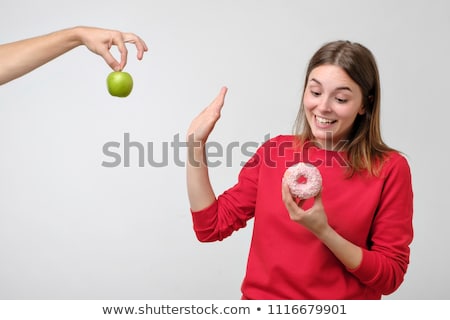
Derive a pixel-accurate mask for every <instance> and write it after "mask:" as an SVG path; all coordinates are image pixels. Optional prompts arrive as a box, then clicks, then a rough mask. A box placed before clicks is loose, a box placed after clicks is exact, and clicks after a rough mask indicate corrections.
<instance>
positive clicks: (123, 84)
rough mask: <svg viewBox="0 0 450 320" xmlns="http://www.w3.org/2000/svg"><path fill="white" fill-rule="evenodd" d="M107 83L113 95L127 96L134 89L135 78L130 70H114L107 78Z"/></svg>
mask: <svg viewBox="0 0 450 320" xmlns="http://www.w3.org/2000/svg"><path fill="white" fill-rule="evenodd" d="M106 84H107V86H108V92H109V93H110V94H111V95H112V96H114V97H120V98H125V97H127V96H128V95H129V94H130V93H131V90H132V89H133V78H132V77H131V75H130V74H129V73H128V72H123V71H113V72H111V73H110V74H109V75H108V78H106Z"/></svg>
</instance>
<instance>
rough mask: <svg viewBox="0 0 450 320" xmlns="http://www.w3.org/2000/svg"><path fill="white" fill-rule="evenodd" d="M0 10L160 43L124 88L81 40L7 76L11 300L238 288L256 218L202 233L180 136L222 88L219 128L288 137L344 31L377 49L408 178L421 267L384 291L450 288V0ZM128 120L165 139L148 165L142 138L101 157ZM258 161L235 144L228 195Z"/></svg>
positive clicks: (414, 295) (5, 208)
mask: <svg viewBox="0 0 450 320" xmlns="http://www.w3.org/2000/svg"><path fill="white" fill-rule="evenodd" d="M0 10H1V13H2V19H0V30H1V31H0V42H1V43H6V42H11V41H15V40H19V39H23V38H28V37H32V36H36V35H40V34H45V33H48V32H51V31H54V30H58V29H62V28H66V27H71V26H75V25H89V26H98V27H105V28H113V29H119V30H123V31H130V32H134V33H136V34H138V35H140V36H141V37H142V38H143V39H144V40H145V41H146V42H147V44H148V45H149V48H150V51H149V52H148V53H147V54H146V55H145V57H144V60H143V61H137V60H136V58H135V54H136V50H135V48H134V47H132V46H128V48H129V59H128V65H127V67H126V68H125V71H128V72H130V73H131V74H132V76H133V78H134V81H135V86H134V90H133V92H132V93H131V95H130V96H129V97H128V98H125V99H119V98H114V97H111V96H110V95H109V94H108V92H107V90H106V84H105V81H106V77H107V75H108V73H109V72H110V69H109V67H108V66H107V65H106V64H105V63H104V62H103V60H102V59H101V58H100V57H99V56H96V55H94V54H92V53H91V52H89V51H88V50H87V49H86V48H84V47H80V48H77V49H75V50H73V51H71V52H69V53H67V54H66V55H64V56H62V57H59V58H58V59H56V60H54V61H52V62H50V63H49V64H47V65H45V66H43V67H41V68H39V69H38V70H36V71H34V72H32V73H30V74H28V75H26V76H24V77H22V78H20V79H17V80H15V81H13V82H11V83H8V84H6V85H4V86H1V87H0V299H118V300H121V299H169V300H171V299H188V300H191V299H239V298H240V284H241V280H242V277H243V275H244V271H245V265H246V259H247V252H248V246H249V240H250V236H251V229H252V224H251V223H250V224H249V225H248V227H247V228H246V229H242V230H240V231H239V232H237V233H235V234H233V236H232V237H230V238H228V239H226V240H225V241H222V242H217V243H210V244H204V243H199V242H198V241H197V240H196V238H195V235H194V233H193V230H192V220H191V216H190V212H189V204H188V201H187V195H186V187H185V168H184V167H183V166H180V165H177V163H176V162H175V161H174V159H175V157H174V156H175V155H174V150H173V149H171V148H170V143H171V142H172V141H173V140H174V137H175V136H177V135H179V137H180V139H184V136H185V132H186V130H187V127H188V126H189V123H190V121H191V119H192V118H193V117H194V116H195V115H197V114H198V113H199V112H200V111H201V110H202V109H203V108H204V107H205V106H206V105H208V104H209V102H210V101H211V100H212V99H213V98H214V97H215V95H216V94H217V93H218V91H219V89H220V87H221V86H222V85H226V86H228V88H229V92H228V95H227V99H226V105H225V107H224V109H223V113H222V117H221V119H220V122H219V123H218V124H217V126H216V129H215V131H214V132H213V134H212V135H211V137H210V139H211V140H213V141H217V142H220V143H221V144H222V145H223V146H227V145H229V144H230V143H233V142H234V143H239V145H242V144H244V143H245V142H254V143H259V144H260V143H261V142H262V141H263V140H264V139H265V137H267V135H268V134H269V135H270V136H275V135H278V134H289V133H290V132H291V129H292V125H293V122H294V119H295V116H296V114H297V110H298V106H299V103H300V96H301V88H302V85H303V79H304V75H305V73H304V72H305V68H306V64H307V63H308V60H309V58H310V57H311V55H312V54H313V53H314V52H315V51H316V50H317V49H318V48H319V47H320V46H321V45H322V44H323V43H325V42H327V41H330V40H337V39H348V40H351V41H356V42H360V43H362V44H364V45H365V46H367V47H368V48H370V49H371V50H372V52H373V53H374V55H375V56H376V58H377V61H378V64H379V68H380V73H381V81H382V130H383V137H384V139H385V141H386V142H387V143H388V144H389V145H390V146H392V147H394V148H397V149H399V150H401V151H403V152H404V153H405V154H406V156H407V157H408V160H409V163H410V166H411V170H412V175H413V183H414V186H413V187H414V192H415V213H414V214H415V216H414V225H415V238H414V242H413V244H412V247H411V249H412V253H411V264H410V267H409V269H408V272H407V275H406V278H405V282H404V283H403V285H402V286H401V287H400V289H399V290H398V291H397V292H395V293H394V294H392V295H391V296H388V297H386V299H449V298H450V292H449V291H448V284H449V283H450V276H449V273H448V270H449V268H450V257H449V250H448V245H447V235H448V231H447V230H448V224H449V222H450V218H449V215H448V213H449V212H448V208H447V200H448V191H449V188H448V180H450V174H449V170H448V167H447V163H448V156H449V152H448V150H447V148H448V142H447V137H448V132H447V130H448V129H447V128H448V120H447V119H448V117H449V112H448V108H449V104H448V101H449V99H448V92H449V89H450V88H449V80H448V75H449V73H450V62H449V59H448V57H449V56H450V41H449V38H448V32H449V30H450V19H449V10H450V5H449V2H447V1H444V0H441V1H424V0H423V1H407V2H404V1H388V0H380V1H376V2H374V1H357V0H342V1H334V0H327V1H300V0H297V1H296V0H277V1H275V0H272V1H267V0H258V1H256V0H240V1H237V0H228V1H207V0H203V1H202V0H191V1H181V0H178V1H175V0H165V1H163V0H150V1H149V0H139V1H127V2H124V1H117V0H108V1H103V0H101V1H95V0H91V1H86V0H78V1H71V2H64V1H55V0H53V1H51V0H42V1H38V2H36V1H31V0H15V1H2V4H1V7H0ZM124 133H129V134H130V137H131V140H133V141H137V142H140V143H142V144H143V145H147V143H148V142H152V143H153V151H154V153H155V154H154V158H155V160H158V159H162V156H163V151H162V146H163V145H164V143H169V150H168V154H167V156H168V163H167V166H164V167H161V168H157V167H153V166H150V165H148V164H146V165H145V166H144V167H139V165H138V161H137V160H138V157H137V152H136V150H133V151H131V152H132V164H131V166H130V167H128V168H126V167H124V166H123V163H122V164H121V165H120V166H118V167H115V168H105V167H103V166H102V162H103V161H111V160H112V159H111V158H108V157H106V156H105V155H104V154H103V150H102V148H103V145H104V144H105V143H107V142H109V141H117V142H119V143H121V144H123V139H124ZM133 152H136V153H133ZM122 154H123V153H122ZM247 158H248V157H246V156H245V155H243V154H242V153H241V152H240V150H239V148H235V149H233V153H232V154H231V156H230V155H229V156H228V157H226V159H225V157H224V158H222V159H220V158H218V159H215V160H221V161H222V162H223V163H222V165H219V166H218V167H216V168H213V169H211V180H212V183H213V186H214V188H215V191H216V193H217V194H219V193H220V192H222V191H223V190H225V189H226V188H228V187H231V186H232V185H233V184H234V183H235V182H236V178H237V174H238V172H239V170H240V168H241V167H240V162H241V161H243V160H246V159H247ZM180 159H181V160H185V152H184V149H182V150H181V152H180ZM227 161H232V163H231V165H226V162H227Z"/></svg>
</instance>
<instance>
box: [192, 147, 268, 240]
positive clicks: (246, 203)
mask: <svg viewBox="0 0 450 320" xmlns="http://www.w3.org/2000/svg"><path fill="white" fill-rule="evenodd" d="M262 152H263V148H262V147H260V148H259V149H258V150H257V152H256V153H255V154H254V155H253V156H252V157H251V158H250V160H249V161H248V162H247V163H246V164H245V166H244V167H243V168H242V169H241V171H240V173H239V177H238V182H237V183H236V184H235V185H234V186H233V187H232V188H230V189H228V190H226V191H225V192H224V193H222V194H221V195H220V196H218V197H217V199H216V201H215V202H214V203H212V204H211V205H210V206H209V207H207V208H205V209H203V210H200V211H195V212H194V211H192V210H191V214H192V220H193V227H194V231H195V234H196V236H197V239H198V240H199V241H201V242H212V241H221V240H223V239H224V238H226V237H228V236H230V235H231V234H232V233H233V232H234V231H237V230H238V229H240V228H243V227H245V226H246V225H247V221H248V220H249V219H251V218H252V217H253V216H254V211H255V203H256V194H257V185H258V174H259V168H260V165H261V163H262V161H261V159H262Z"/></svg>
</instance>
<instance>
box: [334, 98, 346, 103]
mask: <svg viewBox="0 0 450 320" xmlns="http://www.w3.org/2000/svg"><path fill="white" fill-rule="evenodd" d="M336 101H337V102H338V103H346V102H347V101H348V100H347V99H343V98H337V97H336Z"/></svg>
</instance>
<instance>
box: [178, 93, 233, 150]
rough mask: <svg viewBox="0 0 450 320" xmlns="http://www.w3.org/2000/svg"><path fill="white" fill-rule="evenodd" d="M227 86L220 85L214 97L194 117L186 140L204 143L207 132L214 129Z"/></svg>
mask: <svg viewBox="0 0 450 320" xmlns="http://www.w3.org/2000/svg"><path fill="white" fill-rule="evenodd" d="M227 90H228V89H227V88H226V87H222V88H221V89H220V92H219V94H218V95H217V96H216V98H215V99H214V100H213V101H212V102H211V103H210V104H209V106H208V107H206V108H205V109H203V111H202V112H201V113H200V114H199V115H198V116H197V117H195V118H194V120H193V121H192V122H191V125H190V126H189V129H188V131H187V140H188V142H200V143H201V145H204V144H205V143H206V140H208V137H209V134H210V133H211V132H212V130H213V129H214V126H215V125H216V122H217V120H219V118H220V112H221V110H222V107H223V104H224V101H225V95H226V93H227Z"/></svg>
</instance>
